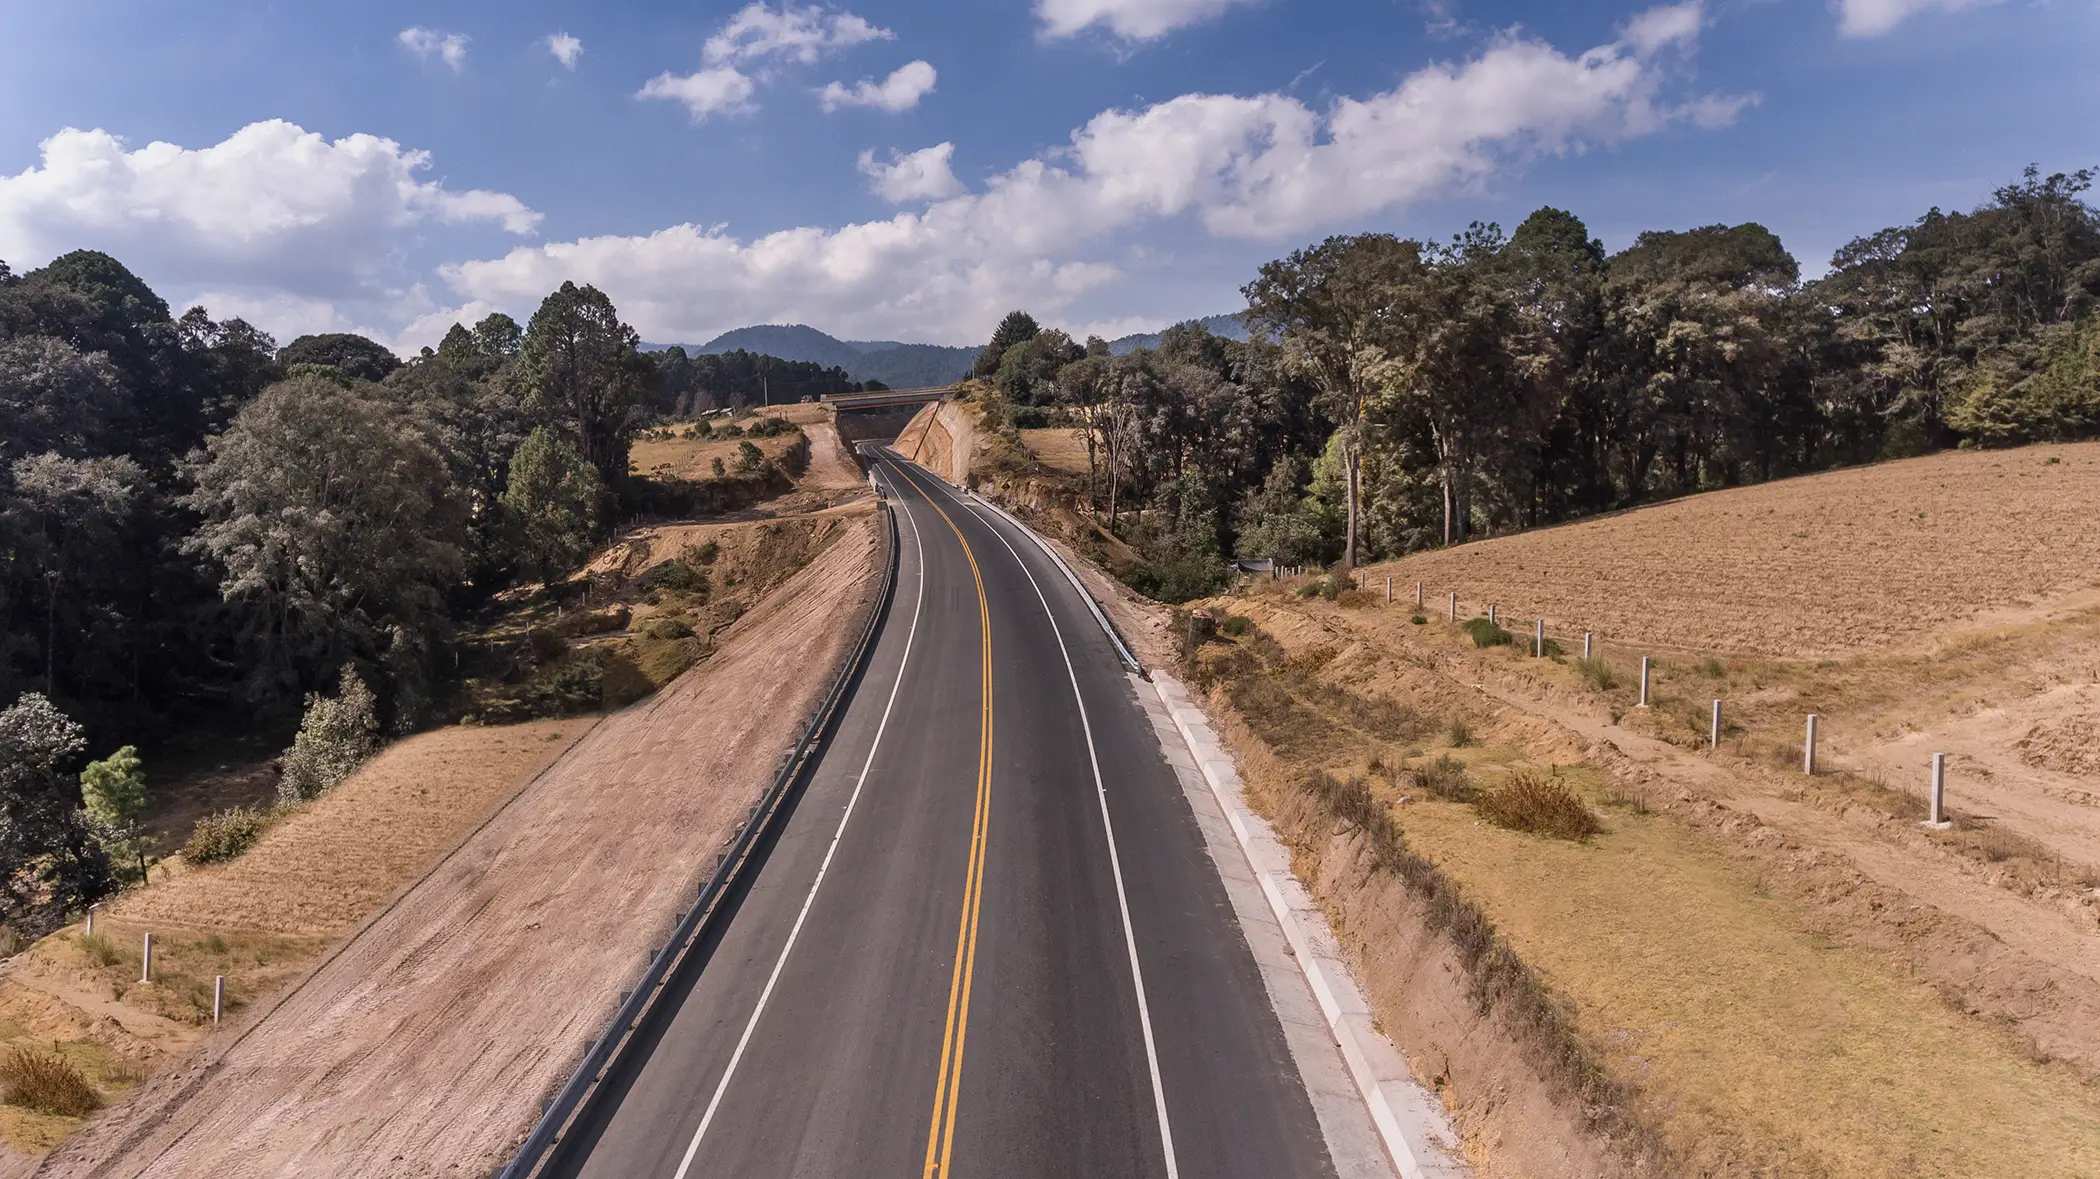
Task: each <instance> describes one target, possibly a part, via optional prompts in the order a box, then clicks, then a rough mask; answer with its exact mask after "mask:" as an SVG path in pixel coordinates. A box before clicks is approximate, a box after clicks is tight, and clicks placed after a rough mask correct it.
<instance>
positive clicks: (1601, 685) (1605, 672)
mask: <svg viewBox="0 0 2100 1179" xmlns="http://www.w3.org/2000/svg"><path fill="white" fill-rule="evenodd" d="M1575 670H1576V672H1577V673H1578V674H1580V675H1581V676H1582V678H1583V679H1584V680H1585V681H1587V682H1588V683H1589V685H1590V686H1591V687H1593V688H1595V689H1597V690H1598V691H1600V692H1609V691H1611V690H1612V689H1613V688H1616V687H1618V686H1619V675H1618V673H1617V672H1615V671H1613V670H1612V669H1611V664H1609V663H1606V662H1605V661H1604V656H1602V655H1596V656H1587V657H1584V658H1580V659H1577V660H1576V661H1575Z"/></svg>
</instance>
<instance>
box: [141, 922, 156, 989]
mask: <svg viewBox="0 0 2100 1179" xmlns="http://www.w3.org/2000/svg"><path fill="white" fill-rule="evenodd" d="M139 981H140V982H142V983H149V982H152V981H153V935H152V934H150V933H149V934H147V935H146V948H145V949H144V950H142V951H140V953H139Z"/></svg>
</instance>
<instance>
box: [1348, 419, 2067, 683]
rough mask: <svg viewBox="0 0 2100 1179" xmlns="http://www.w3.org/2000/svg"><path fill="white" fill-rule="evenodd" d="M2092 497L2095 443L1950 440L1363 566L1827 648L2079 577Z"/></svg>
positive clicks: (1810, 652) (1607, 620)
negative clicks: (1907, 454)
mask: <svg viewBox="0 0 2100 1179" xmlns="http://www.w3.org/2000/svg"><path fill="white" fill-rule="evenodd" d="M2052 457H2060V458H2061V460H2062V461H2061V462H2058V463H2051V462H2050V461H2049V459H2051V458H2052ZM2095 502H2100V443H2081V444H2078V445H2075V446H2036V447H2028V448H2025V449H2020V450H2006V451H1970V452H1952V453H1947V454H1941V455H1934V456H1932V457H1929V458H1922V459H1912V460H1908V461H1905V462H1899V463H1888V464H1884V465H1880V466H1873V467H1864V468H1858V469H1854V470H1846V471H1835V472H1831V473H1829V474H1824V475H1815V476H1810V477H1806V478H1800V479H1787V480H1782V481H1780V482H1776V483H1767V484H1761V485H1759V486H1755V487H1745V488H1738V489H1735V490H1730V491H1722V492H1715V493H1712V494H1708V495H1700V496H1694V497H1691V498H1688V499H1684V500H1679V501H1675V502H1671V503H1666V504H1659V505H1656V506H1654V507H1649V508H1642V509H1639V510H1637V511H1632V512H1626V513H1623V514H1620V515H1617V516H1611V517H1606V518H1604V519H1600V520H1594V521H1589V522H1585V523H1579V524H1570V525H1565V526H1562V527H1558V528H1551V529H1545V530H1541V531H1538V532H1531V533H1525V534H1520V535H1516V536H1510V537H1505V538H1502V539H1498V540H1491V541H1485V542H1481V543H1476V544H1468V545H1462V546H1459V547H1457V548H1453V549H1447V550H1441V551H1438V552H1433V553H1422V554H1417V555H1415V556H1411V557H1407V558H1404V559H1402V560H1399V561H1395V562H1389V563H1386V564H1382V565H1378V566H1375V567H1372V568H1368V569H1366V570H1365V573H1366V575H1367V576H1369V577H1384V576H1388V575H1390V576H1391V577H1392V578H1393V580H1394V582H1395V583H1396V584H1410V583H1412V582H1414V581H1415V580H1417V579H1420V580H1422V581H1424V582H1426V583H1427V585H1428V587H1429V591H1430V593H1431V594H1432V595H1433V596H1435V597H1437V598H1439V599H1440V598H1441V597H1442V596H1443V594H1444V593H1446V592H1449V591H1453V590H1455V591H1457V593H1458V595H1459V601H1460V603H1461V604H1462V605H1467V606H1476V605H1480V604H1485V603H1487V602H1497V603H1499V604H1501V606H1502V608H1503V609H1504V610H1506V611H1507V612H1508V613H1509V614H1510V615H1511V616H1512V617H1517V618H1527V619H1528V618H1533V617H1544V618H1546V619H1547V620H1548V626H1549V628H1552V629H1554V630H1556V631H1560V632H1562V633H1575V634H1580V633H1581V632H1582V631H1584V630H1594V631H1596V632H1598V633H1599V634H1600V635H1606V636H1615V637H1618V638H1620V639H1628V640H1631V639H1634V638H1639V639H1641V640H1643V641H1646V642H1650V643H1658V644H1669V645H1674V646H1680V647H1688V648H1693V649H1703V650H1715V651H1744V652H1763V653H1766V654H1774V655H1793V656H1824V657H1829V656H1837V655H1844V654H1850V653H1855V652H1859V651H1863V650H1868V649H1872V648H1876V647H1885V646H1887V645H1889V644H1890V643H1892V642H1894V641H1896V640H1899V639H1903V638H1906V637H1910V636H1915V635H1919V634H1923V633H1925V632H1927V631H1932V630H1938V629H1942V628H1944V627H1946V626H1947V625H1949V624H1950V623H1955V622H1960V621H1964V620H1970V619H1975V618H1977V617H1978V616H1979V615H1983V614H1985V613H1987V612H1989V611H1992V610H1995V609H2000V608H2007V607H2018V606H2020V605H2022V604H2026V603H2031V602H2033V601H2035V600H2036V599H2038V598H2040V597H2041V596H2043V595H2048V594H2054V593H2059V592H2063V591H2066V590H2070V589H2074V588H2077V587H2080V586H2084V585H2089V584H2091V583H2092V582H2093V580H2094V575H2095V570H2100V530H2095V529H2093V528H2091V527H2090V526H2089V524H2090V522H2089V521H2088V520H2087V519H2086V517H2085V516H2084V515H2082V514H2081V513H2079V512H2078V511H2075V510H2072V505H2076V504H2091V503H2095ZM1839 504H1841V505H1843V509H1842V510H1841V511H1834V510H1833V507H1832V506H1833V505H1839ZM1722 595H1725V597H1726V608H1722V607H1721V604H1720V603H1719V602H1717V600H1716V599H1717V598H1719V597H1721V596H1722ZM1811 595H1812V599H1813V600H1812V602H1811V600H1810V599H1811Z"/></svg>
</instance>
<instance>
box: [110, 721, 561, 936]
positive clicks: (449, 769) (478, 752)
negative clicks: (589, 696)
mask: <svg viewBox="0 0 2100 1179" xmlns="http://www.w3.org/2000/svg"><path fill="white" fill-rule="evenodd" d="M590 725H591V721H590V720H589V719H588V718H575V719H570V720H562V721H536V722H533V723H531V724H524V725H515V726H510V727H505V728H471V727H463V728H450V729H439V730H437V731H435V732H430V733H423V734H419V735H417V736H414V737H410V738H408V739H407V740H405V741H401V742H398V743H396V744H394V745H392V746H390V747H388V748H387V749H386V750H385V751H384V752H383V753H381V754H380V755H379V756H378V757H376V758H374V759H373V760H372V761H371V763H370V764H368V765H366V766H365V768H363V769H361V770H359V771H358V772H357V773H356V774H355V775H354V776H352V777H351V778H350V779H349V780H348V781H346V782H344V783H343V784H342V785H340V786H338V787H336V788H335V789H334V790H332V791H330V792H329V793H328V794H326V795H324V796H322V797H321V798H320V799H318V800H316V801H315V802H313V803H311V804H309V805H308V806H307V807H306V808H304V809H303V810H301V811H300V812H298V813H297V814H294V815H291V816H289V817H287V818H286V819H284V820H282V821H281V822H279V823H278V824H276V825H275V826H274V827H272V828H271V829H270V831H269V832H268V833H267V834H265V835H264V837H263V838H262V839H261V841H259V842H258V843H257V844H256V845H255V846H254V847H253V848H251V849H250V850H249V851H248V852H247V854H245V855H243V856H241V857H240V858H239V859H236V860H233V861H231V862H229V863H226V864H222V865H216V866H213V867H209V868H199V869H195V870H192V871H189V872H185V873H182V874H180V875H178V876H176V877H175V878H174V879H173V880H170V881H168V882H166V883H158V882H156V884H155V885H154V886H153V887H151V888H147V889H143V890H140V891H138V892H134V893H131V894H129V895H128V896H126V897H125V898H124V899H122V900H121V901H118V902H117V903H116V904H115V905H113V906H111V907H110V909H109V918H110V919H111V920H112V921H114V922H118V923H123V924H125V925H131V926H138V927H140V928H155V929H160V928H170V927H185V926H186V927H209V928H214V929H221V930H250V931H257V932H266V933H281V934H332V933H336V932H339V931H341V930H343V929H346V928H348V927H349V926H351V925H353V924H355V923H356V922H357V921H358V920H359V919H360V918H362V917H363V916H364V915H365V914H366V913H368V912H370V911H371V910H372V909H373V908H374V907H376V906H377V905H378V904H379V903H380V902H381V901H384V900H385V899H386V898H387V897H388V896H390V895H392V893H393V892H394V890H396V889H398V888H400V887H401V885H402V884H404V883H406V882H407V881H408V880H409V879H410V878H412V877H413V876H414V875H415V873H416V872H418V871H420V870H421V869H422V867H423V866H424V865H425V864H427V863H429V862H430V861H431V859H432V858H434V857H435V856H436V855H437V854H438V853H440V852H442V851H443V850H445V849H446V848H447V847H450V846H451V845H452V843H453V842H454V841H456V840H457V839H458V838H459V837H460V835H461V834H462V833H464V831H465V830H466V829H467V828H468V827H471V826H472V825H473V824H474V823H475V822H476V821H478V820H479V819H480V817H481V816H482V815H484V814H486V813H487V812H488V810H489V808H490V807H492V806H494V805H495V804H496V803H497V802H498V801H500V800H501V799H503V798H504V797H506V796H508V795H509V794H510V793H511V792H512V791H513V790H515V789H516V788H517V786H518V784H519V782H520V781H521V780H523V779H524V778H526V777H529V776H530V775H531V774H532V773H533V772H534V771H535V770H536V769H537V768H538V767H540V766H542V765H545V764H547V763H549V762H551V761H553V760H554V758H555V757H557V756H559V755H560V754H561V752H562V751H563V750H566V749H567V748H568V747H569V746H570V745H571V744H572V743H574V742H575V741H576V739H577V738H579V737H581V736H582V735H583V734H584V732H585V731H587V730H588V729H589V728H590Z"/></svg>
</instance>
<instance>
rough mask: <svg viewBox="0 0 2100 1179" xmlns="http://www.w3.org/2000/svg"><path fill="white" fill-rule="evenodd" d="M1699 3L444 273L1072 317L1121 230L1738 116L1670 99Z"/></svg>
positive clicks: (470, 292)
mask: <svg viewBox="0 0 2100 1179" xmlns="http://www.w3.org/2000/svg"><path fill="white" fill-rule="evenodd" d="M1699 15H1700V9H1699V8H1698V7H1697V5H1670V6H1667V7H1665V8H1663V9H1659V10H1650V11H1648V12H1644V13H1642V14H1639V15H1637V16H1635V17H1634V18H1633V19H1632V20H1631V21H1629V22H1628V23H1627V24H1626V25H1625V26H1624V28H1625V31H1624V32H1623V33H1622V34H1621V35H1620V37H1619V38H1617V39H1615V40H1613V41H1611V42H1608V43H1606V44H1603V45H1599V46H1596V47H1594V48H1591V49H1589V50H1587V51H1584V52H1581V53H1576V54H1568V53H1563V52H1561V51H1560V50H1557V49H1555V48H1554V47H1553V46H1551V45H1548V44H1546V43H1544V42H1542V41H1538V40H1535V39H1530V38H1526V37H1522V36H1518V35H1514V34H1506V35H1504V36H1501V37H1499V38H1497V39H1495V40H1494V41H1492V42H1491V43H1490V44H1489V45H1488V46H1487V47H1486V48H1485V49H1483V50H1482V51H1481V52H1480V53H1479V54H1478V55H1477V56H1475V57H1473V58H1472V59H1470V60H1468V61H1464V62H1457V63H1452V62H1445V63H1437V64H1433V65H1429V66H1425V67H1423V68H1422V69H1419V70H1417V71H1415V72H1414V73H1413V74H1411V75H1409V76H1407V77H1406V78H1404V79H1402V80H1401V82H1400V83H1399V85H1397V86H1396V87H1394V88H1393V89H1391V90H1388V91H1385V92H1383V93H1378V94H1374V95H1371V96H1369V97H1366V98H1361V99H1355V98H1349V99H1342V100H1340V101H1337V102H1335V103H1334V104H1332V105H1331V106H1327V107H1325V108H1323V109H1315V108H1313V107H1311V106H1308V105H1306V104H1305V103H1304V102H1301V101H1300V100H1298V99H1296V98H1294V97H1291V96H1289V95H1287V94H1279V93H1266V94H1255V95H1248V96H1240V95H1229V94H1187V95H1182V96H1180V97H1178V98H1173V99H1169V100H1167V101H1164V102H1160V103H1157V104H1154V105H1152V106H1148V107H1144V108H1142V109H1137V110H1110V111H1105V112H1103V113H1101V114H1099V115H1097V116H1095V117H1094V118H1093V119H1092V120H1090V121H1088V122H1087V123H1086V124H1085V125H1084V126H1082V127H1080V128H1079V129H1078V130H1076V131H1074V132H1073V133H1072V135H1071V138H1070V140H1069V142H1068V143H1067V144H1065V145H1064V146H1062V147H1060V148H1058V149H1056V150H1054V151H1049V152H1045V153H1043V154H1041V155H1038V156H1035V157H1033V158H1030V159H1027V160H1023V161H1022V162H1021V163H1019V164H1017V165H1015V166H1014V167H1012V168H1010V169H1008V170H1006V171H1005V172H1002V173H999V174H997V175H995V176H993V177H992V178H991V179H990V180H988V181H987V182H986V183H985V184H984V185H983V187H982V188H980V189H974V190H966V189H964V187H963V186H962V185H961V184H960V183H959V182H957V181H956V180H955V177H954V173H953V172H952V170H951V169H950V160H951V159H952V148H951V147H950V145H948V144H942V145H939V146H936V147H933V148H928V149H925V150H923V151H920V152H914V153H911V154H909V155H905V156H896V157H893V158H892V159H891V160H890V161H888V162H881V161H877V160H876V159H875V158H874V156H873V154H872V153H869V154H866V155H864V156H862V157H861V169H862V171H863V172H864V173H866V174H867V175H868V176H869V177H870V179H871V181H872V182H873V186H874V188H875V190H876V191H877V192H878V193H880V194H881V195H883V196H885V197H887V198H889V199H892V200H895V201H899V202H900V203H901V202H908V201H920V200H924V201H927V202H929V203H928V204H927V205H926V207H925V208H923V209H919V210H915V211H900V212H899V213H897V214H895V215H894V216H892V217H890V218H889V219H887V220H881V221H871V222H864V223H859V224H850V225H845V226H841V227H837V228H823V227H813V226H805V227H801V228H795V229H786V230H781V231H779V232H776V233H768V234H764V235H761V236H758V237H753V238H741V237H737V236H732V235H731V234H729V233H727V232H725V231H723V230H721V229H719V228H703V227H701V226H697V225H679V226H673V227H671V228H669V229H665V230H662V231H659V232H657V233H653V234H648V235H643V236H606V237H595V238H586V239H583V240H581V241H574V242H563V243H551V244H546V245H536V246H521V247H518V248H515V249H513V250H511V251H510V252H509V253H508V254H506V255H504V256H502V257H499V258H488V259H482V260H477V261H472V262H466V263H461V264H458V265H454V266H450V267H447V268H445V269H444V271H443V275H444V278H445V279H446V281H447V282H449V283H450V284H451V285H452V286H453V288H454V289H455V290H456V291H457V292H458V293H459V294H460V295H461V296H463V297H465V298H472V299H479V300H482V301H485V302H488V303H493V304H496V305H500V306H511V305H522V304H523V303H524V302H526V301H528V300H530V299H534V298H537V297H538V296H539V295H540V294H544V293H545V291H547V290H549V289H552V287H553V286H555V285H558V284H559V283H560V282H561V281H562V280H563V279H567V278H573V279H576V280H578V281H589V282H593V283H596V284H598V285H599V286H600V287H602V288H604V289H605V290H606V291H607V292H608V293H609V294H611V295H612V297H613V298H614V299H615V300H616V301H617V302H618V303H619V306H620V308H621V311H622V313H623V314H625V315H627V316H629V317H630V322H632V323H634V324H635V326H636V327H637V328H638V329H639V330H640V331H641V332H642V334H643V336H644V337H645V338H650V339H687V338H699V337H701V336H703V335H705V334H709V333H711V332H714V331H719V330H721V329H723V328H726V327H730V326H734V325H735V324H737V323H746V322H789V323H792V322H803V323H811V322H814V323H822V324H825V325H828V327H829V330H833V331H843V332H846V333H849V334H853V335H865V336H873V337H884V336H888V337H913V338H926V337H927V336H928V335H932V336H936V337H940V336H945V337H947V338H950V339H976V338H980V337H981V336H982V335H983V334H984V333H985V332H987V331H989V330H990V326H991V323H990V321H991V319H992V318H993V317H996V315H997V314H998V313H999V311H1000V310H1001V309H1003V308H1005V307H1011V306H1015V305H1017V304H1018V305H1026V306H1030V307H1032V308H1037V309H1040V311H1041V312H1042V313H1046V314H1051V315H1057V314H1060V313H1061V312H1062V311H1063V309H1064V308H1066V307H1069V306H1071V305H1072V304H1073V303H1074V302H1075V301H1077V300H1078V299H1079V298H1080V297H1081V296H1083V295H1085V294H1086V293H1087V292H1089V291H1093V290H1096V289H1098V288H1100V287H1101V286H1103V285H1104V284H1107V283H1109V282H1112V281H1114V280H1115V279H1116V278H1117V277H1118V275H1119V273H1120V272H1119V269H1118V267H1117V265H1116V264H1115V263H1114V262H1113V261H1111V260H1109V259H1111V258H1113V257H1115V256H1116V254H1115V253H1114V251H1113V245H1114V242H1115V240H1116V238H1117V236H1118V235H1119V234H1121V233H1123V232H1126V231H1130V230H1133V229H1137V228H1141V227H1143V226H1146V225H1148V224H1154V223H1158V222H1161V221H1165V220H1174V219H1181V220H1187V221H1193V222H1194V223H1195V224H1197V225H1200V226H1201V227H1203V228H1204V229H1206V230H1207V231H1208V232H1209V233H1211V234H1212V235H1214V236H1217V237H1223V238H1238V239H1248V240H1256V241H1264V242H1284V241H1288V240H1290V239H1292V238H1298V237H1303V236H1304V235H1307V234H1310V233H1314V232H1317V231H1319V230H1321V229H1325V228H1330V227H1333V226H1336V225H1339V224H1346V223H1348V222H1351V221H1356V220H1360V219H1362V218H1363V217H1366V216H1369V215H1372V214H1376V213H1379V212H1382V211H1386V210H1390V209H1393V208H1395V207H1399V206H1404V205H1406V204H1408V203H1410V202H1414V201H1419V200H1423V199H1427V198H1431V197H1438V196H1444V195H1448V194H1450V193H1453V192H1458V191H1463V190H1465V189H1467V188H1468V187H1470V186H1473V185H1477V184H1479V183H1480V182H1482V181H1483V180H1485V179H1486V178H1487V177H1489V176H1491V175H1494V174H1496V173H1498V172H1500V171H1503V170H1506V169H1510V168H1517V167H1522V166H1523V165H1524V164H1525V163H1527V162H1528V161H1531V160H1534V159H1536V158H1538V157H1541V156H1551V155H1562V154H1572V153H1577V152H1582V151H1586V150H1591V149H1593V148H1597V147H1603V146H1608V145H1611V144H1615V143H1619V142H1623V141H1625V140H1628V139H1631V138H1635V137H1638V136H1643V135H1649V134H1654V133H1656V132H1658V131H1660V130H1662V129H1664V128H1665V127H1668V126H1671V125H1673V124H1680V125H1681V124H1689V125H1692V126H1708V127H1710V126H1719V125H1725V124H1726V123H1727V122H1728V121H1729V120H1731V119H1733V118H1734V117H1735V115H1736V114H1737V113H1738V112H1739V111H1740V110H1741V109H1742V108H1743V106H1744V105H1745V104H1746V103H1748V102H1750V101H1753V99H1752V98H1749V97H1740V96H1739V97H1731V96H1726V95H1695V96H1691V97H1688V98H1673V97H1672V96H1670V95H1667V94H1665V83H1666V81H1667V80H1668V77H1669V76H1670V75H1671V74H1672V73H1673V70H1672V68H1671V65H1670V64H1668V63H1665V62H1664V61H1663V60H1661V57H1660V55H1662V54H1663V52H1664V51H1665V50H1666V49H1673V48H1675V49H1685V50H1689V49H1690V48H1692V47H1693V46H1694V44H1695V41H1696V38H1697V35H1698V32H1699V25H1700V23H1701V22H1700V20H1699V19H1696V18H1698V17H1699Z"/></svg>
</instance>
